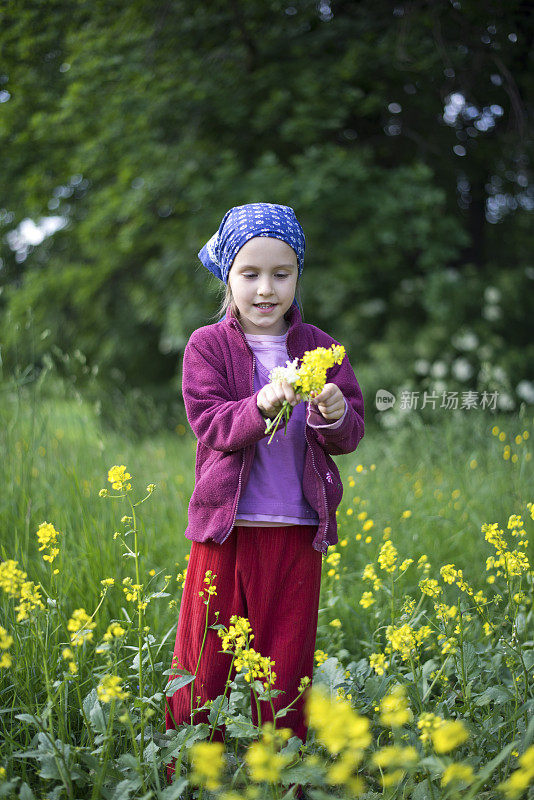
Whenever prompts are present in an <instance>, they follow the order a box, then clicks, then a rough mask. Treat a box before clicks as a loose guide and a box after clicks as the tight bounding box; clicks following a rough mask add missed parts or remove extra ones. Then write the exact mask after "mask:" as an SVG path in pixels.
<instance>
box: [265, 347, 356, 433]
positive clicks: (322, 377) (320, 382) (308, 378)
mask: <svg viewBox="0 0 534 800" xmlns="http://www.w3.org/2000/svg"><path fill="white" fill-rule="evenodd" d="M344 358H345V348H344V347H343V345H341V344H333V345H332V346H331V347H316V348H315V350H306V352H305V353H304V355H303V357H302V359H301V364H300V367H299V365H298V362H299V359H298V358H295V359H293V361H286V366H285V367H275V368H274V369H273V370H271V371H270V373H269V382H270V383H282V381H287V382H288V383H290V384H291V385H292V386H293V389H294V390H295V392H296V393H298V394H300V396H301V398H302V400H310V399H311V397H312V393H313V394H316V393H319V392H321V391H322V390H323V388H324V385H325V383H326V370H327V369H329V368H330V367H333V366H334V364H341V362H342V361H343V359H344ZM292 410H293V406H292V405H291V403H289V402H288V401H287V400H285V401H284V403H283V405H282V408H281V409H280V411H279V412H278V414H277V415H276V417H275V418H274V419H270V420H268V421H267V425H266V427H265V433H271V431H272V433H271V436H270V438H269V442H268V443H269V444H270V443H271V440H272V438H273V436H274V434H275V433H276V431H277V429H278V426H279V425H280V423H281V421H282V420H284V434H285V433H286V431H287V423H288V422H289V420H290V417H291V412H292Z"/></svg>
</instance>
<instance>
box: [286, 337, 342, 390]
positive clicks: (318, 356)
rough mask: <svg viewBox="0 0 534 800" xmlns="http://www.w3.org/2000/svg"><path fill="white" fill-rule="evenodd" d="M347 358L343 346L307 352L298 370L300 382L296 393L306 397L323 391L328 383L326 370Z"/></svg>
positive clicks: (317, 348) (320, 348)
mask: <svg viewBox="0 0 534 800" xmlns="http://www.w3.org/2000/svg"><path fill="white" fill-rule="evenodd" d="M344 358H345V348H344V347H343V345H334V344H333V345H332V346H331V347H316V348H315V350H306V352H305V353H304V356H303V357H302V362H301V365H300V367H299V370H298V376H299V377H298V381H297V383H296V384H295V385H294V388H295V391H296V392H302V394H304V395H308V396H309V394H310V392H320V391H322V389H323V387H324V385H325V383H326V370H327V369H329V368H330V367H333V366H334V364H341V362H342V361H343V359H344Z"/></svg>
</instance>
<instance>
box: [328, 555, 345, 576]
mask: <svg viewBox="0 0 534 800" xmlns="http://www.w3.org/2000/svg"><path fill="white" fill-rule="evenodd" d="M340 561H341V553H337V552H336V551H335V550H334V551H333V552H332V553H330V554H329V555H328V556H327V558H326V563H327V564H329V569H328V572H327V575H328V577H329V578H334V579H339V575H338V574H337V571H336V570H337V568H338V567H339V562H340Z"/></svg>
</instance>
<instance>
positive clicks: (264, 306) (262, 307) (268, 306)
mask: <svg viewBox="0 0 534 800" xmlns="http://www.w3.org/2000/svg"><path fill="white" fill-rule="evenodd" d="M254 305H255V307H256V308H257V309H258V311H261V312H262V313H263V314H267V313H268V312H269V311H272V309H273V308H274V307H275V306H276V303H255V304H254Z"/></svg>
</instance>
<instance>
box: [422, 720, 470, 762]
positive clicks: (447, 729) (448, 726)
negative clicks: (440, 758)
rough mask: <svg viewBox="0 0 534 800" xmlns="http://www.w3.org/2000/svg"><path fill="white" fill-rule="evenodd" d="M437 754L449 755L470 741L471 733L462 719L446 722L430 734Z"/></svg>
mask: <svg viewBox="0 0 534 800" xmlns="http://www.w3.org/2000/svg"><path fill="white" fill-rule="evenodd" d="M430 738H431V739H432V744H433V745H434V750H435V751H436V753H440V754H441V753H449V752H450V751H451V750H454V749H455V748H456V747H458V746H459V745H461V744H463V743H464V742H466V741H467V739H469V731H468V730H467V729H466V727H465V725H464V723H463V722H462V720H461V719H454V720H450V719H448V720H444V722H443V724H442V725H438V727H437V728H435V729H434V730H433V731H432V733H431V734H430Z"/></svg>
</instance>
